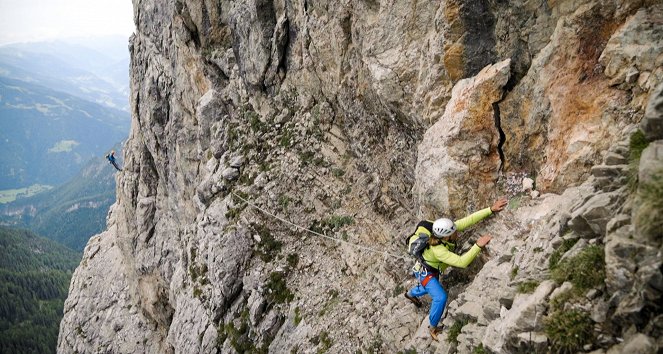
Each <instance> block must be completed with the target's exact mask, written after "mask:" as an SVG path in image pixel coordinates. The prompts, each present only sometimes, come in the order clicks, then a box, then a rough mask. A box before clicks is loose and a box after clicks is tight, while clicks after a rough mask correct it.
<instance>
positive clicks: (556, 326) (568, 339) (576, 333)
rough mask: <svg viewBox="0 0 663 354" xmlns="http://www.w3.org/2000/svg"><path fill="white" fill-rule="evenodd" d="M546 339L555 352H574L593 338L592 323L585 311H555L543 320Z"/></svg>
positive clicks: (580, 349)
mask: <svg viewBox="0 0 663 354" xmlns="http://www.w3.org/2000/svg"><path fill="white" fill-rule="evenodd" d="M544 327H545V331H546V335H547V336H548V340H549V341H550V343H551V344H552V349H553V352H555V353H576V352H579V351H582V347H583V345H585V344H587V343H591V342H592V340H593V327H594V324H593V322H592V320H591V318H590V317H589V315H588V314H587V313H585V312H581V311H576V310H573V311H555V312H553V313H552V314H551V315H550V316H549V317H548V318H547V319H546V320H545V321H544Z"/></svg>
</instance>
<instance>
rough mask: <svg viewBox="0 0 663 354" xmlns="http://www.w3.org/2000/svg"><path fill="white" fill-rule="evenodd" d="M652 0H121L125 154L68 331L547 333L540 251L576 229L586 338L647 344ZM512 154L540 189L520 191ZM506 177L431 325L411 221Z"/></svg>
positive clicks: (498, 343) (194, 341)
mask: <svg viewBox="0 0 663 354" xmlns="http://www.w3.org/2000/svg"><path fill="white" fill-rule="evenodd" d="M660 14H661V5H660V4H659V2H658V1H640V0H637V1H636V0H625V1H624V0H614V1H613V0H610V1H601V2H599V1H594V0H581V1H557V2H531V1H526V2H525V1H514V2H509V3H505V2H471V1H465V0H450V1H443V2H421V1H409V0H403V1H400V0H398V1H348V0H344V1H340V2H338V1H335V2H332V1H317V2H310V1H302V2H293V1H281V0H276V1H266V0H242V1H236V2H210V1H199V0H177V1H166V2H162V1H161V2H160V1H155V0H142V1H134V20H135V22H136V34H135V35H134V36H133V37H132V38H131V41H130V46H129V49H130V52H131V57H132V62H131V90H132V91H131V104H132V109H133V110H132V119H133V120H132V130H131V134H130V139H129V141H128V142H127V147H126V149H125V150H124V151H125V156H124V161H125V169H124V171H123V172H121V173H119V174H118V176H117V202H116V204H115V205H114V206H113V207H112V209H111V211H110V212H109V216H108V229H107V230H106V231H105V232H103V233H102V234H100V235H97V236H95V237H93V238H92V239H91V240H90V242H89V244H88V246H87V248H86V250H85V253H84V255H83V259H82V261H81V265H80V266H79V267H78V269H77V270H76V272H75V274H74V276H73V278H72V282H71V287H70V294H69V297H68V299H67V301H66V303H65V313H64V318H63V320H62V324H61V327H60V336H59V340H58V349H57V350H58V352H59V353H75V352H78V353H99V352H102V353H123V354H125V353H126V354H131V353H235V352H263V351H269V352H273V353H283V352H286V353H287V352H293V351H297V352H305V353H314V352H329V353H347V352H356V351H357V350H362V352H387V353H392V352H393V353H396V352H399V351H407V350H411V349H414V350H416V351H417V352H426V353H428V352H434V353H455V352H460V353H472V352H474V351H475V350H476V348H478V347H479V346H483V347H484V348H487V349H489V350H492V351H499V352H504V353H516V352H523V351H529V352H533V351H536V350H545V348H547V346H548V345H550V343H548V341H550V340H551V339H550V338H547V337H546V336H547V335H544V333H546V332H545V326H546V318H548V317H549V316H551V315H552V311H551V305H550V303H549V302H550V296H551V294H554V293H557V294H559V293H561V291H559V290H557V291H556V289H558V288H559V287H560V284H556V283H555V282H553V281H552V280H550V269H549V259H550V258H551V257H553V256H555V257H560V258H561V257H562V256H564V257H565V258H564V261H566V260H567V259H570V258H571V257H572V256H573V255H577V254H578V253H577V252H580V251H582V249H583V247H585V245H594V246H598V247H604V250H605V269H606V281H605V286H603V285H597V286H594V287H593V288H592V289H590V290H594V291H595V293H594V295H592V296H590V297H587V296H586V293H587V292H584V293H582V294H581V295H580V296H579V297H577V298H572V299H570V300H569V301H568V305H565V306H567V307H568V308H570V309H571V308H572V309H576V310H579V311H583V313H587V314H588V316H590V318H592V319H593V321H595V322H596V323H592V324H593V325H595V331H596V333H597V337H596V341H595V343H592V344H590V346H589V347H588V348H589V349H585V348H583V347H581V348H578V349H577V350H578V351H589V350H593V349H596V348H600V350H603V351H604V352H611V351H612V352H614V351H619V350H622V349H623V348H625V347H626V346H628V348H633V350H634V351H635V350H640V349H637V348H644V349H642V350H649V349H651V348H653V349H656V350H657V349H658V348H659V346H660V345H661V343H660V341H655V340H652V339H651V338H659V337H660V334H661V333H663V325H662V323H663V321H661V316H660V315H659V314H660V307H658V306H660V305H657V304H660V303H661V301H660V300H661V299H660V294H661V291H660V290H661V283H662V281H661V279H662V277H661V274H660V254H661V243H660V238H656V237H653V235H652V234H650V233H645V232H641V231H640V230H642V227H641V226H642V224H639V222H640V221H638V215H643V214H642V213H643V212H645V211H646V209H643V208H642V207H641V204H642V203H644V202H643V199H639V198H641V196H640V197H638V195H637V193H638V192H635V193H632V192H631V190H630V189H629V188H627V187H626V186H625V184H626V179H627V178H626V174H627V172H628V168H627V167H626V165H627V164H626V163H624V159H627V158H628V156H629V151H628V143H627V139H628V135H629V133H630V132H631V131H632V130H633V127H635V126H636V125H637V124H639V123H640V122H641V121H642V120H643V116H646V117H647V118H646V120H645V123H643V124H644V125H645V126H646V132H647V134H648V135H647V136H648V137H649V136H651V137H652V139H654V138H655V137H656V135H649V134H650V133H649V132H650V131H656V128H652V127H656V126H657V125H656V124H657V123H656V119H657V118H656V117H657V113H655V112H658V111H657V108H656V107H658V104H657V103H656V102H658V101H657V100H658V97H659V96H660V90H659V91H656V92H659V93H653V92H654V89H655V88H656V87H660V86H661V81H663V75H661V67H662V66H661V65H660V63H661V62H660V53H661V52H662V49H663V44H662V43H661V40H660V35H661V32H660V31H657V30H656V29H657V28H659V27H660V26H658V25H659V23H660V19H661V17H660ZM657 26H658V27H657ZM640 38H646V40H645V41H643V42H639V41H640ZM643 50H644V51H643ZM650 97H652V98H651V99H650ZM648 99H649V102H653V103H650V104H649V105H648V106H647V100H648ZM646 106H647V107H648V108H647V109H646V110H645V107H646ZM651 107H653V108H651ZM652 112H654V113H652ZM646 122H649V123H646ZM500 130H501V132H502V133H503V134H504V137H502V136H501V133H500ZM504 139H505V140H504ZM659 145H660V144H659V143H657V142H652V143H651V144H650V148H648V150H645V153H643V156H642V158H641V161H640V166H641V170H640V171H641V173H642V174H643V176H642V177H641V180H644V181H651V178H650V176H652V173H653V172H651V171H654V169H652V168H653V166H657V165H658V163H659V160H660V159H658V156H659V155H660V154H658V146H659ZM650 167H651V168H650ZM648 171H649V172H648ZM514 176H520V177H518V178H511V180H514V181H516V180H517V186H518V190H517V191H516V192H515V193H511V192H510V191H509V188H508V186H505V184H508V181H509V180H510V177H514ZM525 176H530V177H532V179H534V181H535V183H534V185H535V188H536V190H537V191H538V192H540V193H541V194H540V195H539V196H538V198H536V199H532V198H530V197H529V196H528V195H517V193H518V192H519V190H520V188H521V187H522V183H521V182H522V179H523V178H524V177H525ZM637 188H644V187H643V186H642V185H640V186H638V187H637ZM504 194H509V196H510V197H512V198H511V201H510V205H509V208H508V209H507V210H505V211H503V212H501V213H500V214H498V215H496V216H493V217H491V218H490V219H489V220H487V221H484V222H483V223H481V224H480V225H477V226H476V227H475V228H473V229H472V230H468V231H467V232H465V233H464V234H463V235H462V245H460V248H461V251H463V250H464V249H467V248H469V246H471V244H472V243H473V242H474V241H475V240H476V238H477V237H478V236H479V235H480V234H483V233H490V234H492V235H493V236H494V237H495V239H494V240H493V242H492V243H491V244H490V245H489V247H487V249H486V250H485V251H484V252H482V253H481V255H480V257H478V258H477V259H476V260H475V261H474V263H473V264H472V265H471V266H470V267H468V268H467V269H465V270H458V269H453V270H449V271H448V272H447V274H445V275H444V276H443V283H444V285H445V287H446V289H447V290H448V293H449V305H448V314H447V316H446V318H445V320H444V322H443V323H444V324H445V326H446V328H447V330H446V331H445V333H443V335H442V337H443V338H447V337H448V334H449V328H451V327H452V326H453V325H454V324H456V323H459V324H460V323H462V321H461V320H463V321H466V324H465V326H463V327H462V329H461V330H460V331H459V338H460V339H462V344H455V343H452V342H449V341H447V340H446V339H445V340H443V341H441V342H439V343H435V342H432V341H431V340H430V338H429V335H428V332H427V328H426V327H427V324H428V323H427V322H428V320H427V314H428V306H429V304H428V300H427V298H426V299H425V300H424V301H425V302H426V305H425V306H424V308H422V309H415V308H414V307H413V306H412V305H411V304H410V303H409V302H407V300H406V299H405V298H404V297H403V295H402V294H403V292H404V291H405V290H406V289H407V288H409V287H410V286H413V285H414V281H413V279H412V278H411V277H409V274H408V273H409V269H410V267H411V265H412V263H413V262H412V260H411V259H410V258H408V257H407V256H406V254H405V251H404V248H403V246H402V239H403V237H404V236H405V235H407V234H408V233H409V232H412V227H413V226H414V225H416V223H417V222H418V221H419V220H421V219H433V218H436V217H439V216H441V215H445V216H450V217H453V218H460V217H462V216H464V215H466V214H468V213H470V212H472V211H476V210H478V209H481V208H485V207H488V206H489V205H490V203H491V202H492V201H493V200H495V199H496V198H497V197H498V196H501V195H504ZM309 231H315V233H312V232H309ZM321 234H324V235H325V236H328V237H333V238H336V239H337V240H331V239H329V238H323V237H320V235H321ZM581 236H582V237H584V238H586V240H583V241H581V242H582V243H580V244H578V246H577V247H575V248H574V249H572V251H569V252H564V253H568V255H564V254H563V253H562V252H561V251H560V248H561V247H566V246H565V245H566V244H567V243H568V242H569V241H568V240H572V239H578V238H581ZM654 236H655V234H654ZM585 242H586V243H585ZM565 250H566V249H565ZM634 255H635V259H634ZM657 262H658V263H657ZM600 266H601V265H600V264H599V265H596V267H600ZM527 282H533V283H532V284H535V290H534V292H533V293H526V292H524V290H522V289H521V285H523V284H526V283H527ZM562 287H564V286H562ZM573 290H574V288H573V287H572V288H571V289H570V290H569V292H573ZM597 294H598V295H597ZM559 296H562V295H559ZM631 324H635V326H634V327H633V328H632V327H631ZM617 338H625V342H624V343H621V344H619V343H618V340H617ZM586 344H588V343H585V344H583V346H584V345H586ZM629 350H630V349H629Z"/></svg>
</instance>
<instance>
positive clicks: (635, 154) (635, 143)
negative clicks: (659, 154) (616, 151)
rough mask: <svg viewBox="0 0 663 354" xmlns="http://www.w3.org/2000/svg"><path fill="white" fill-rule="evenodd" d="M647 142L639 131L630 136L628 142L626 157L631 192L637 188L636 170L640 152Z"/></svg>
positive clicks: (638, 165)
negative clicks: (627, 154)
mask: <svg viewBox="0 0 663 354" xmlns="http://www.w3.org/2000/svg"><path fill="white" fill-rule="evenodd" d="M648 145H649V142H648V141H647V138H645V134H644V133H643V132H642V131H641V130H637V131H636V132H634V133H633V134H631V138H630V140H629V156H628V167H629V168H628V186H629V188H630V190H631V191H635V189H636V187H637V186H638V170H639V167H640V157H641V156H642V152H643V151H644V150H645V148H647V146H648Z"/></svg>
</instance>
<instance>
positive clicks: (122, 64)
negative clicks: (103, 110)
mask: <svg viewBox="0 0 663 354" xmlns="http://www.w3.org/2000/svg"><path fill="white" fill-rule="evenodd" d="M98 42H99V43H98V44H97V45H96V46H95V47H96V48H99V50H102V51H103V52H100V51H99V50H97V49H94V48H92V47H90V46H92V44H91V43H87V44H78V43H70V42H65V41H53V42H34V43H20V44H11V45H5V46H1V47H0V76H3V77H7V78H11V79H17V80H22V81H27V82H30V83H36V84H39V85H42V86H46V87H49V88H51V89H54V90H56V91H62V92H65V93H68V94H71V95H74V96H77V97H80V98H84V99H86V100H88V101H92V102H95V103H98V104H102V105H105V106H108V107H112V108H118V109H122V110H125V111H126V110H128V104H129V99H128V97H129V96H128V84H129V81H128V75H129V74H128V70H129V69H128V68H129V63H128V60H129V57H128V49H127V44H126V39H125V40H124V44H122V41H118V39H115V40H110V39H105V40H104V39H98Z"/></svg>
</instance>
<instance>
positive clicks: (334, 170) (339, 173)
mask: <svg viewBox="0 0 663 354" xmlns="http://www.w3.org/2000/svg"><path fill="white" fill-rule="evenodd" d="M344 174H345V171H344V170H343V169H342V168H332V175H334V177H339V178H340V177H343V175H344Z"/></svg>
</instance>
